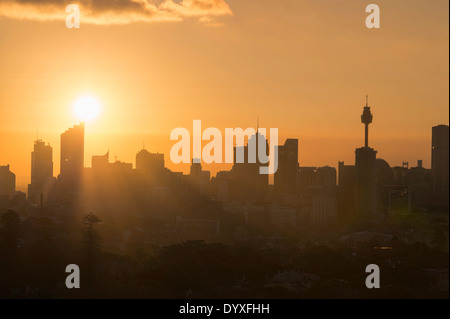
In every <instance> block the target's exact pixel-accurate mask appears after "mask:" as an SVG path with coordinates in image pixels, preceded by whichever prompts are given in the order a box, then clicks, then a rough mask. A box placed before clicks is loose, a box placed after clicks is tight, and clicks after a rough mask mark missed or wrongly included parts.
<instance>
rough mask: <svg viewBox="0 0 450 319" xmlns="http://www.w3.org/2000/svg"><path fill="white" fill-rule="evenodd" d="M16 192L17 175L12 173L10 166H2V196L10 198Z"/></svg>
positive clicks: (0, 189)
mask: <svg viewBox="0 0 450 319" xmlns="http://www.w3.org/2000/svg"><path fill="white" fill-rule="evenodd" d="M15 191H16V175H15V174H14V173H13V172H11V171H10V169H9V165H5V166H0V196H6V197H8V198H10V197H11V196H12V195H14V192H15Z"/></svg>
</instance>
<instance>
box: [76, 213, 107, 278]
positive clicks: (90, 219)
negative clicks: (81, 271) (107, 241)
mask: <svg viewBox="0 0 450 319" xmlns="http://www.w3.org/2000/svg"><path fill="white" fill-rule="evenodd" d="M101 222H102V220H101V219H100V218H99V217H98V216H97V215H95V214H93V213H89V214H87V215H86V216H84V217H83V220H82V223H83V225H84V227H83V232H82V240H81V242H82V247H83V251H84V255H85V263H86V282H87V284H88V286H91V285H92V282H93V273H94V269H95V263H96V259H97V255H98V252H99V250H100V235H99V233H98V231H97V230H96V229H94V226H95V224H98V223H101Z"/></svg>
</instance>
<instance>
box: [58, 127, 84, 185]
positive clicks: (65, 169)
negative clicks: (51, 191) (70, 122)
mask: <svg viewBox="0 0 450 319" xmlns="http://www.w3.org/2000/svg"><path fill="white" fill-rule="evenodd" d="M83 167H84V123H80V124H79V125H75V126H74V127H72V128H69V129H68V130H67V131H65V132H64V133H62V134H61V176H62V178H63V179H65V180H79V179H81V176H82V172H83Z"/></svg>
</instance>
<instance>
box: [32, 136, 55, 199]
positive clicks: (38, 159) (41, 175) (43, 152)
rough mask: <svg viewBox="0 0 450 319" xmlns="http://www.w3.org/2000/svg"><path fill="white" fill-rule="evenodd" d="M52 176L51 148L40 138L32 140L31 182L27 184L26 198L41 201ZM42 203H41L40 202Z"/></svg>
mask: <svg viewBox="0 0 450 319" xmlns="http://www.w3.org/2000/svg"><path fill="white" fill-rule="evenodd" d="M52 178H53V150H52V147H51V146H50V145H49V144H47V145H46V144H45V142H43V141H42V140H37V141H35V142H34V150H33V152H31V184H29V185H28V198H29V199H30V200H31V201H32V202H33V203H35V204H37V203H41V201H42V200H43V199H44V194H46V193H47V192H48V186H49V185H50V182H51V180H52ZM41 204H42V203H41Z"/></svg>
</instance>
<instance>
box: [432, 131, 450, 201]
mask: <svg viewBox="0 0 450 319" xmlns="http://www.w3.org/2000/svg"><path fill="white" fill-rule="evenodd" d="M448 138H449V127H448V125H438V126H434V127H433V129H432V141H431V143H432V149H431V171H432V177H433V193H434V195H435V198H436V200H437V201H438V202H439V204H444V205H445V206H448V200H449V197H448V196H449V195H448V192H449V189H448V180H449V171H448V166H449V160H448V156H449V154H448V152H449V139H448Z"/></svg>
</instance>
